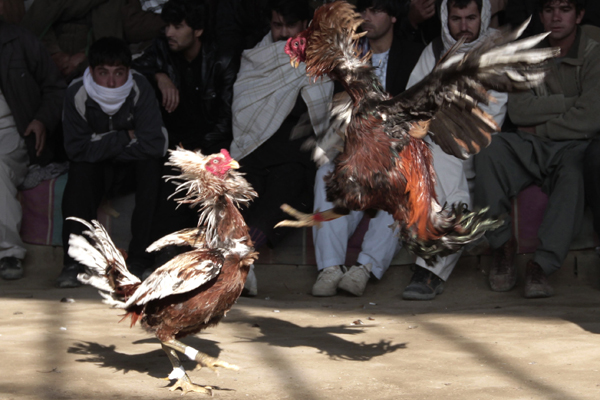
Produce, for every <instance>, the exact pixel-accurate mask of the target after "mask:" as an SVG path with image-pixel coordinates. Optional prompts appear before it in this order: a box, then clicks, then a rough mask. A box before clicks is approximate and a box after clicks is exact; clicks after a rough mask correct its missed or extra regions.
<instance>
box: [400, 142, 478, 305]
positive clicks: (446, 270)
mask: <svg viewBox="0 0 600 400" xmlns="http://www.w3.org/2000/svg"><path fill="white" fill-rule="evenodd" d="M431 150H432V154H433V166H434V168H435V172H436V175H437V180H436V184H435V192H436V194H437V198H438V202H439V203H440V204H441V205H444V204H445V205H447V206H448V207H450V206H452V205H453V204H457V203H462V204H465V205H466V206H467V207H468V208H469V209H470V208H471V197H470V194H469V185H468V183H467V178H466V175H465V166H464V163H463V161H462V160H460V159H458V158H456V157H453V156H451V155H449V154H446V153H445V152H444V151H443V150H442V149H441V147H440V146H438V145H437V144H435V143H432V144H431ZM461 253H462V251H460V252H458V253H455V254H452V255H449V256H446V257H440V258H438V259H437V260H436V261H435V262H434V263H433V264H432V265H428V264H427V263H426V262H425V260H423V259H422V258H417V260H416V262H415V264H416V267H415V268H416V270H415V273H414V274H413V276H412V278H411V281H410V283H409V285H408V286H407V287H406V288H405V289H404V292H403V293H402V297H403V298H404V299H406V300H432V299H433V298H435V296H436V295H438V294H441V293H442V292H443V290H444V282H445V281H446V280H448V277H449V276H450V274H451V273H452V270H454V267H455V266H456V263H457V262H458V260H459V258H460V255H461Z"/></svg>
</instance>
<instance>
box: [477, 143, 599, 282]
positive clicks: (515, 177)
mask: <svg viewBox="0 0 600 400" xmlns="http://www.w3.org/2000/svg"><path fill="white" fill-rule="evenodd" d="M587 144H588V142H587V141H584V140H564V141H552V140H544V139H541V138H539V137H537V136H534V135H531V134H528V133H525V132H521V131H519V132H500V133H498V134H496V135H495V136H494V137H493V139H492V143H491V144H490V146H489V147H487V148H485V149H483V150H482V151H481V152H480V153H479V154H477V155H476V156H475V172H476V175H475V202H474V203H475V206H476V207H477V208H483V207H489V214H490V215H491V216H492V217H499V216H501V215H508V214H509V213H510V207H511V202H510V199H511V198H512V197H514V196H516V195H518V194H519V192H520V191H521V190H523V189H525V188H526V187H528V186H530V185H532V184H537V185H540V186H541V187H542V190H543V191H544V193H546V194H547V195H548V205H547V207H546V211H545V214H544V219H543V220H542V224H541V226H540V228H539V230H538V238H539V239H540V245H539V246H538V248H537V250H536V251H535V253H534V255H533V260H534V261H535V262H537V263H538V264H540V265H541V266H542V268H543V269H544V272H546V274H550V273H552V272H554V271H556V270H557V269H559V268H560V266H561V265H562V263H563V261H564V259H565V257H566V256H567V253H568V252H569V246H570V245H571V240H572V239H573V237H574V236H575V235H576V234H577V233H578V232H579V229H580V227H581V221H582V220H583V209H584V189H583V156H584V152H585V150H586V147H587ZM511 235H512V231H511V223H510V220H509V219H508V218H507V219H506V223H505V224H504V225H503V226H501V227H500V228H498V229H495V230H493V231H488V232H487V234H486V236H487V238H488V240H489V242H490V246H491V247H492V248H494V249H497V248H499V247H500V246H502V245H503V244H504V243H506V242H507V241H508V240H509V239H510V237H511Z"/></svg>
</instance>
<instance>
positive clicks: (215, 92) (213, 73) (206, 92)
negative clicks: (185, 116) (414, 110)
mask: <svg viewBox="0 0 600 400" xmlns="http://www.w3.org/2000/svg"><path fill="white" fill-rule="evenodd" d="M201 52H202V54H201V57H202V67H201V71H202V76H201V89H200V90H201V92H202V93H203V100H202V110H199V111H200V112H202V114H203V115H204V116H205V119H206V123H205V125H204V126H203V127H202V128H203V130H204V132H206V133H205V134H204V135H203V137H202V138H190V143H200V144H201V149H202V150H203V151H204V152H206V153H212V152H215V151H219V150H220V149H221V148H227V149H228V148H229V145H230V144H231V140H232V138H233V135H232V132H231V102H232V99H233V83H234V82H235V78H236V75H237V69H238V64H239V60H238V59H237V58H236V57H234V56H233V55H232V54H230V53H223V54H220V53H218V52H217V50H216V48H215V46H213V45H211V44H209V43H204V42H203V43H202V49H201ZM175 56H177V55H176V54H173V52H171V50H170V49H169V45H168V42H167V40H166V38H164V37H160V38H157V39H155V40H154V42H153V44H152V45H151V46H150V47H149V48H148V49H146V51H144V54H143V55H142V56H141V57H139V58H137V59H136V60H135V61H134V65H133V67H134V68H135V69H136V70H137V71H139V72H141V73H142V74H144V75H145V76H146V77H147V78H148V80H149V81H150V82H151V83H152V84H153V85H155V90H156V91H157V96H158V97H159V98H161V94H160V91H159V90H158V88H157V87H156V79H155V74H156V73H159V72H163V73H165V74H167V75H168V76H169V78H171V80H172V81H173V83H174V84H175V86H176V87H177V88H178V89H180V88H181V81H182V79H181V76H179V71H178V70H177V68H176V63H175V60H174V57H175ZM161 110H162V111H163V113H165V112H166V111H165V110H164V107H161ZM164 120H165V124H166V127H167V130H168V131H170V129H171V127H169V126H168V123H167V121H168V118H166V116H165V118H164ZM175 144H177V143H170V147H173V146H174V145H175Z"/></svg>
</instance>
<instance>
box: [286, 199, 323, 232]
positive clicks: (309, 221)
mask: <svg viewBox="0 0 600 400" xmlns="http://www.w3.org/2000/svg"><path fill="white" fill-rule="evenodd" d="M281 209H282V210H283V211H284V212H285V213H287V214H289V215H291V216H292V217H294V218H296V219H297V221H292V220H289V219H286V220H283V221H281V222H279V223H277V225H275V228H280V227H284V226H287V227H290V228H302V227H308V226H320V225H321V221H319V220H317V219H316V218H315V214H306V213H303V212H300V211H298V210H296V209H295V208H293V207H291V206H289V205H287V204H282V205H281Z"/></svg>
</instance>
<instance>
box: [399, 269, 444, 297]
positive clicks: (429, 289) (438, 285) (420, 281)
mask: <svg viewBox="0 0 600 400" xmlns="http://www.w3.org/2000/svg"><path fill="white" fill-rule="evenodd" d="M443 291H444V281H443V280H442V279H441V278H439V277H438V276H437V275H436V274H434V273H433V272H430V271H428V270H426V269H425V268H422V267H419V266H415V273H414V274H413V276H412V279H411V280H410V283H409V284H408V286H407V287H406V288H404V292H402V298H403V299H404V300H433V299H434V298H435V296H436V295H438V294H442V292H443Z"/></svg>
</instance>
